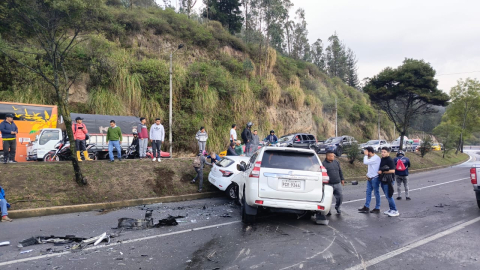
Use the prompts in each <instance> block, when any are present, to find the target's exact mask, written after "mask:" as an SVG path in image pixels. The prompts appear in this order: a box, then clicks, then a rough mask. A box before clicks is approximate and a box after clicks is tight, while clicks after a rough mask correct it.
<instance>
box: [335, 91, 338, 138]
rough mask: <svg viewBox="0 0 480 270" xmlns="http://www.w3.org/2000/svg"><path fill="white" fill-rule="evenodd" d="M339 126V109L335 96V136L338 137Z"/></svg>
mask: <svg viewBox="0 0 480 270" xmlns="http://www.w3.org/2000/svg"><path fill="white" fill-rule="evenodd" d="M337 126H338V110H337V98H335V137H338V134H337Z"/></svg>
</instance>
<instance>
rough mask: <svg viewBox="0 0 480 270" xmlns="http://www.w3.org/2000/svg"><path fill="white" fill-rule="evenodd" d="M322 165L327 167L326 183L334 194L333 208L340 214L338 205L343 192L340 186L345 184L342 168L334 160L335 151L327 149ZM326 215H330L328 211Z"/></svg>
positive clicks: (341, 199)
mask: <svg viewBox="0 0 480 270" xmlns="http://www.w3.org/2000/svg"><path fill="white" fill-rule="evenodd" d="M323 166H324V167H325V169H327V174H328V177H329V178H330V180H329V181H328V185H330V186H332V187H333V196H335V199H336V203H335V209H336V210H337V214H339V215H340V214H341V213H342V211H341V210H340V206H341V205H342V202H343V192H342V186H344V185H345V178H343V173H342V168H341V167H340V162H338V160H335V153H334V152H333V151H330V150H329V151H327V156H326V157H325V160H324V161H323ZM328 215H331V214H330V213H328Z"/></svg>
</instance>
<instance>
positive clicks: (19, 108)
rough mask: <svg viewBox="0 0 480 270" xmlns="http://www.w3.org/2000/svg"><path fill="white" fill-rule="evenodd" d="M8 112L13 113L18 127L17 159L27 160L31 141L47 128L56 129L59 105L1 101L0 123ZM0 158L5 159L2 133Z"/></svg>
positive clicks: (20, 160)
mask: <svg viewBox="0 0 480 270" xmlns="http://www.w3.org/2000/svg"><path fill="white" fill-rule="evenodd" d="M7 114H13V121H14V123H15V125H17V127H18V134H17V151H16V152H17V153H16V156H15V160H16V161H18V162H25V161H27V157H28V154H27V147H28V145H29V143H31V142H32V141H34V140H35V138H36V137H38V135H39V134H40V133H41V131H42V130H45V129H56V127H57V120H58V112H57V106H53V105H38V104H24V103H12V102H0V123H1V122H3V121H5V116H6V115H7ZM0 160H3V141H2V136H1V134H0Z"/></svg>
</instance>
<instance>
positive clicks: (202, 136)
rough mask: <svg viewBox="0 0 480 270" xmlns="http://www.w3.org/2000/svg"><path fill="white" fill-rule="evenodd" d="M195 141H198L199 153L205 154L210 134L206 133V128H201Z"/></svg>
mask: <svg viewBox="0 0 480 270" xmlns="http://www.w3.org/2000/svg"><path fill="white" fill-rule="evenodd" d="M195 139H197V141H198V153H199V154H203V151H205V146H206V145H207V140H208V133H207V132H206V131H205V128H204V127H200V130H199V131H197V134H196V135H195Z"/></svg>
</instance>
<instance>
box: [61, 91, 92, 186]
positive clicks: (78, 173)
mask: <svg viewBox="0 0 480 270" xmlns="http://www.w3.org/2000/svg"><path fill="white" fill-rule="evenodd" d="M58 106H59V107H60V109H61V112H62V116H63V121H64V122H65V129H66V133H67V136H68V140H69V141H70V152H71V155H72V156H71V158H72V166H73V171H74V173H75V181H76V182H77V184H78V185H80V186H83V185H86V184H87V179H86V178H85V177H83V174H82V170H81V168H80V165H79V164H78V161H77V158H76V156H75V154H76V150H77V149H76V147H75V139H74V137H73V130H72V119H71V118H70V110H69V109H68V105H67V104H66V103H65V102H64V101H62V100H59V102H58Z"/></svg>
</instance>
